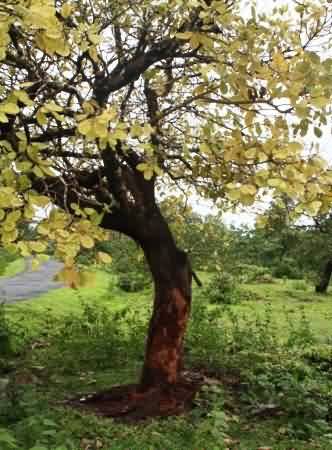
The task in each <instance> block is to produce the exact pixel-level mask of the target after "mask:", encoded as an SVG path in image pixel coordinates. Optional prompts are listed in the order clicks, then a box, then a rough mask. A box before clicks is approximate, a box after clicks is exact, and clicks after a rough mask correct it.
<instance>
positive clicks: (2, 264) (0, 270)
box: [0, 248, 16, 276]
mask: <svg viewBox="0 0 332 450" xmlns="http://www.w3.org/2000/svg"><path fill="white" fill-rule="evenodd" d="M15 259H16V256H15V255H14V254H13V253H9V252H7V251H6V250H5V249H3V248H0V276H1V275H3V274H4V272H5V270H6V267H7V266H8V264H9V263H11V262H12V261H14V260H15Z"/></svg>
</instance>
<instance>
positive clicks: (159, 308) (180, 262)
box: [141, 239, 191, 390]
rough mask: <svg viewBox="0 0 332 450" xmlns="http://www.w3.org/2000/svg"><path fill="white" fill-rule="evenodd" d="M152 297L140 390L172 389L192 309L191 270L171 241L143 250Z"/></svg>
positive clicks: (179, 368)
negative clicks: (148, 272) (152, 388)
mask: <svg viewBox="0 0 332 450" xmlns="http://www.w3.org/2000/svg"><path fill="white" fill-rule="evenodd" d="M144 251H145V254H146V257H147V260H148V263H149V266H150V269H151V272H152V276H153V280H154V286H155V294H154V295H155V297H154V306H153V314H152V317H151V320H150V325H149V332H148V337H147V342H146V353H145V361H144V366H143V371H142V376H141V387H142V389H143V390H144V389H148V388H149V387H152V386H167V385H174V384H176V383H177V381H178V379H179V375H180V373H181V369H182V357H183V339H184V334H185V331H186V326H187V322H188V319H189V314H190V306H191V268H190V264H189V261H188V257H187V255H186V254H185V253H184V252H182V251H181V250H178V249H177V248H176V246H175V244H174V242H173V240H172V239H171V240H166V241H162V242H160V245H159V246H158V247H156V246H154V245H153V243H152V244H151V245H148V246H145V247H144Z"/></svg>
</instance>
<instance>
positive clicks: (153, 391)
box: [71, 207, 202, 420]
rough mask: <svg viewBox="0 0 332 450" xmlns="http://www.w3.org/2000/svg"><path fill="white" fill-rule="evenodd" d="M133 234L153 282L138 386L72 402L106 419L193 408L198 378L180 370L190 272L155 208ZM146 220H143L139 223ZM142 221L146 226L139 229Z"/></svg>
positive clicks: (141, 416)
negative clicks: (145, 260) (152, 301)
mask: <svg viewBox="0 0 332 450" xmlns="http://www.w3.org/2000/svg"><path fill="white" fill-rule="evenodd" d="M150 212H151V213H150V214H149V215H147V214H146V215H144V216H143V219H142V222H140V223H139V222H137V224H138V225H141V226H140V227H137V228H136V230H137V233H136V236H133V235H132V236H131V237H132V238H133V239H135V240H136V241H137V242H138V243H139V244H140V245H141V247H142V249H143V251H144V254H145V257H146V259H147V262H148V264H149V267H150V270H151V274H152V278H153V281H154V305H153V313H152V317H151V320H150V324H149V330H148V335H147V341H146V350H145V359H144V364H143V370H142V374H141V379H140V381H139V383H138V384H134V385H127V386H117V387H114V388H113V389H111V390H110V391H109V392H107V393H105V392H104V393H100V394H98V393H97V394H94V395H93V396H90V397H89V398H87V399H84V401H83V403H82V400H81V399H79V400H74V401H72V402H71V404H73V405H77V404H78V405H79V406H80V407H84V408H88V409H89V410H90V411H91V410H92V411H97V413H98V414H99V415H105V416H107V417H122V418H123V419H124V420H141V419H142V418H146V417H157V416H169V415H174V414H181V413H183V412H184V411H185V410H187V409H188V408H191V406H192V404H193V399H194V397H195V395H196V393H197V391H198V390H199V389H200V387H201V385H202V377H197V376H194V377H192V374H190V373H186V374H183V373H182V367H183V340H184V335H185V332H186V327H187V322H188V319H189V315H190V306H191V278H192V270H191V266H190V263H189V259H188V256H187V254H186V253H185V252H183V251H181V250H179V249H178V248H177V246H176V244H175V242H174V239H173V236H172V234H171V232H170V230H169V227H168V225H167V223H166V221H165V220H164V218H163V217H162V215H161V213H160V211H159V209H158V208H157V207H153V208H152V210H150ZM143 222H144V223H143ZM143 224H144V227H143Z"/></svg>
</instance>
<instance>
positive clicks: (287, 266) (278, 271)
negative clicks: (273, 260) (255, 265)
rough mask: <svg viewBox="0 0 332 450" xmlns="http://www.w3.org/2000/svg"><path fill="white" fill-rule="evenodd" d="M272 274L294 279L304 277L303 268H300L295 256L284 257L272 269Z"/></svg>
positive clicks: (277, 276)
mask: <svg viewBox="0 0 332 450" xmlns="http://www.w3.org/2000/svg"><path fill="white" fill-rule="evenodd" d="M272 275H273V276H274V277H276V278H283V277H286V278H289V279H293V280H300V279H302V278H303V274H302V272H301V270H300V269H299V268H298V263H297V262H296V261H295V260H294V259H293V258H283V259H282V260H281V261H280V262H278V263H277V264H276V265H275V266H274V267H273V269H272Z"/></svg>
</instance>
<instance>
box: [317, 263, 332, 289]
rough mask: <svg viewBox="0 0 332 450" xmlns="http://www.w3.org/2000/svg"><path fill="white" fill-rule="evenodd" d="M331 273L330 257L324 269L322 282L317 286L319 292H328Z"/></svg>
mask: <svg viewBox="0 0 332 450" xmlns="http://www.w3.org/2000/svg"><path fill="white" fill-rule="evenodd" d="M331 274H332V259H329V260H328V261H327V263H326V264H325V266H324V268H323V270H322V273H321V277H320V282H319V284H317V286H316V292H317V293H319V294H326V292H327V288H328V287H329V283H330V279H331Z"/></svg>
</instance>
